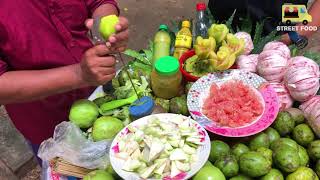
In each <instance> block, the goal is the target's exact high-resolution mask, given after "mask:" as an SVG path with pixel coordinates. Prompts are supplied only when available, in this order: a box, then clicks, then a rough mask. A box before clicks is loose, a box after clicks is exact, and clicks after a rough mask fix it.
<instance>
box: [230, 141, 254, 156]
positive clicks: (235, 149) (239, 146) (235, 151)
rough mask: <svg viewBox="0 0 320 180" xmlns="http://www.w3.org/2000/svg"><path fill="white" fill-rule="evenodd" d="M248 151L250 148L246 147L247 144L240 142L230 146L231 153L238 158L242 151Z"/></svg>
mask: <svg viewBox="0 0 320 180" xmlns="http://www.w3.org/2000/svg"><path fill="white" fill-rule="evenodd" d="M249 151H250V149H249V148H248V146H246V145H245V144H242V143H238V144H235V145H234V146H232V150H231V152H232V154H234V155H235V156H236V158H237V159H239V158H240V156H241V155H242V154H243V153H246V152H249Z"/></svg>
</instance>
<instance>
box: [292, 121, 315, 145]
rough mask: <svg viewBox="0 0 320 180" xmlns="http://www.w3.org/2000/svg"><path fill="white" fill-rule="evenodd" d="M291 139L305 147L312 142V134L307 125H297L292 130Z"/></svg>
mask: <svg viewBox="0 0 320 180" xmlns="http://www.w3.org/2000/svg"><path fill="white" fill-rule="evenodd" d="M292 137H293V139H294V140H295V141H296V142H297V143H298V144H300V145H302V146H307V145H308V144H309V143H311V142H312V141H313V140H314V134H313V131H312V130H311V128H310V126H308V125H307V124H299V125H298V126H296V127H295V128H294V129H293V133H292Z"/></svg>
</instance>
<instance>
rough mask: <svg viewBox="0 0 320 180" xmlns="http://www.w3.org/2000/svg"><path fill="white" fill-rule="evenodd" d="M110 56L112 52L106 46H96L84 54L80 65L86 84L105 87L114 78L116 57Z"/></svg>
mask: <svg viewBox="0 0 320 180" xmlns="http://www.w3.org/2000/svg"><path fill="white" fill-rule="evenodd" d="M108 54H110V50H109V48H108V47H107V46H106V45H97V46H94V47H92V48H91V49H88V50H87V51H86V52H85V53H84V55H83V56H82V60H81V63H80V67H81V68H80V69H81V70H80V72H81V77H82V80H83V81H84V83H85V84H87V85H90V86H98V85H103V84H105V83H106V82H108V81H110V80H112V79H113V78H114V76H115V74H116V69H115V64H116V60H115V58H114V56H110V55H108Z"/></svg>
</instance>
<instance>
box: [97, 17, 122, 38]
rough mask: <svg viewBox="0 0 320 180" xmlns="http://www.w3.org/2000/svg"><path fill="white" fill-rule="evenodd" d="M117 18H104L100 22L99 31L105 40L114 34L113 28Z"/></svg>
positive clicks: (114, 29)
mask: <svg viewBox="0 0 320 180" xmlns="http://www.w3.org/2000/svg"><path fill="white" fill-rule="evenodd" d="M118 22H119V18H118V16H116V15H109V16H104V17H102V18H101V20H100V26H99V31H100V33H101V35H102V37H103V38H104V39H105V40H108V38H109V37H110V36H111V35H112V34H114V33H116V28H115V26H116V25H117V24H118Z"/></svg>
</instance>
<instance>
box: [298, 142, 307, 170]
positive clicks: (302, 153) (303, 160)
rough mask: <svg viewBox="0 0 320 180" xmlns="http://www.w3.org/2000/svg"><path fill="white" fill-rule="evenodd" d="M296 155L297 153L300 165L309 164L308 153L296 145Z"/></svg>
mask: <svg viewBox="0 0 320 180" xmlns="http://www.w3.org/2000/svg"><path fill="white" fill-rule="evenodd" d="M298 149H299V150H298V155H299V158H300V166H307V165H308V164H309V156H308V153H307V150H306V149H305V148H304V147H302V146H300V145H298Z"/></svg>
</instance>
